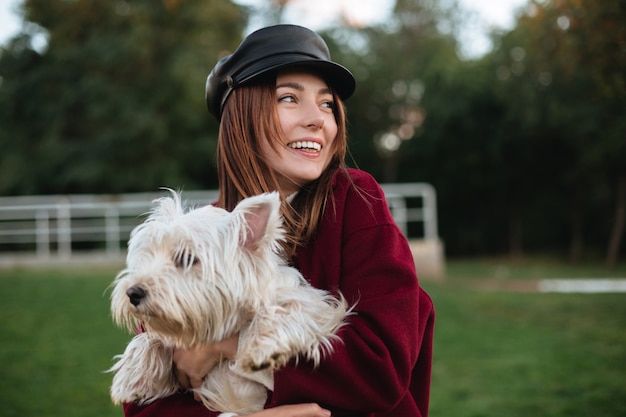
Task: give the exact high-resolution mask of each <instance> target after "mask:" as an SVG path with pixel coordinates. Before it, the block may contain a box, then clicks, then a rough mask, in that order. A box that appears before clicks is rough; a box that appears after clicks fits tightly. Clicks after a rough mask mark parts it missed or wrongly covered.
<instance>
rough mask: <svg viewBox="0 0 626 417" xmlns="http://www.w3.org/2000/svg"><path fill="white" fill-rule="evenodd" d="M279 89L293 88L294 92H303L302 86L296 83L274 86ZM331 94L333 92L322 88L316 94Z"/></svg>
mask: <svg viewBox="0 0 626 417" xmlns="http://www.w3.org/2000/svg"><path fill="white" fill-rule="evenodd" d="M279 88H293V89H294V90H298V91H304V86H303V85H302V84H300V83H296V82H286V83H281V84H276V89H277V90H278V89H279ZM332 93H333V92H332V91H331V89H330V88H328V87H322V88H320V89H319V91H318V94H332Z"/></svg>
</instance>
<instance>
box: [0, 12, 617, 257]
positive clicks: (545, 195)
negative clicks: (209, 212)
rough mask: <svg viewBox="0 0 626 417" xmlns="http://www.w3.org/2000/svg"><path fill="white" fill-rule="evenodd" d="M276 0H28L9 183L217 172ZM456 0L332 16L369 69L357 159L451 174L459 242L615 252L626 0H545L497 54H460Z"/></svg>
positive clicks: (445, 207) (361, 77)
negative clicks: (236, 95) (240, 56)
mask: <svg viewBox="0 0 626 417" xmlns="http://www.w3.org/2000/svg"><path fill="white" fill-rule="evenodd" d="M263 4H264V6H263V5H262V7H258V8H257V9H255V8H251V7H249V8H244V7H240V6H237V5H235V4H233V3H231V2H225V1H220V0H205V1H202V2H197V1H191V0H161V1H151V0H133V1H130V0H129V1H122V0H120V1H111V2H103V1H93V0H75V1H72V2H64V1H47V0H45V1H44V0H26V2H25V14H26V19H27V21H29V22H33V23H34V24H36V25H38V26H33V25H30V26H27V27H26V29H27V30H25V32H24V33H23V34H22V35H20V36H19V37H17V38H15V39H13V41H12V42H11V44H9V45H8V46H7V47H6V48H5V49H4V50H3V51H2V55H1V56H0V76H1V77H2V84H1V85H0V194H2V195H11V194H30V193H64V192H72V193H76V192H94V193H100V192H127V191H140V190H141V191H145V190H154V189H155V188H157V187H158V186H161V185H169V186H173V187H184V188H186V189H192V188H202V187H204V188H213V187H215V184H216V181H215V168H214V166H213V163H212V162H213V161H212V155H213V149H214V141H215V135H216V133H217V125H216V123H215V122H214V121H213V120H212V119H211V117H210V116H209V115H208V114H207V112H206V110H205V105H204V100H203V86H204V81H205V77H206V75H207V72H208V71H209V70H210V68H211V67H212V66H213V64H214V63H215V61H216V59H217V58H218V57H219V56H220V54H223V53H224V52H225V50H232V49H233V48H234V47H236V45H237V44H238V43H239V41H240V40H241V36H242V33H243V30H244V28H245V27H246V25H247V22H248V18H249V17H250V14H251V13H255V12H258V13H260V12H262V11H263V12H264V13H266V12H268V10H273V11H276V10H278V12H275V13H273V14H271V15H270V14H268V15H267V16H265V18H266V20H267V19H274V20H276V19H280V18H281V16H282V15H283V13H282V11H283V8H284V7H286V5H287V4H288V1H285V0H281V1H276V0H266V1H265V3H263ZM449 4H453V3H450V2H433V1H431V0H397V1H396V2H395V7H394V10H393V15H392V16H391V18H390V21H389V22H386V23H385V24H384V25H383V24H381V25H377V26H372V27H353V26H350V25H349V24H348V22H349V20H348V19H347V20H346V24H340V25H335V26H333V27H331V28H328V29H327V30H325V31H324V32H323V36H324V37H325V38H326V40H327V41H328V42H329V46H330V48H331V52H332V55H333V58H334V59H335V60H337V61H339V62H341V63H342V64H344V65H345V66H347V67H348V68H350V69H351V70H352V71H353V73H354V74H355V77H356V78H357V91H356V93H355V95H354V97H352V98H351V99H350V100H349V101H348V103H347V105H348V112H349V121H350V127H349V134H350V139H349V143H350V147H351V152H352V155H353V156H354V161H355V163H356V164H357V165H358V166H359V167H361V168H363V169H365V170H368V171H370V172H372V173H373V174H374V175H375V176H376V177H377V179H378V180H380V181H381V182H395V181H398V182H409V181H424V182H429V183H432V184H433V185H434V186H435V188H436V189H437V192H438V205H439V219H440V233H441V236H442V239H443V240H444V241H445V245H446V252H447V253H448V254H449V255H453V256H454V255H478V254H489V253H509V254H511V255H513V256H522V255H523V254H524V253H525V252H526V251H551V252H553V251H556V252H562V253H568V254H569V256H570V259H572V260H573V261H577V260H579V259H581V257H582V256H583V254H585V253H592V254H595V253H605V254H606V257H607V263H608V264H614V263H615V262H616V261H617V259H618V258H619V254H620V252H621V253H623V246H622V245H621V241H622V237H623V235H624V228H625V223H626V162H625V161H626V117H624V114H625V110H626V106H625V99H626V53H625V52H624V51H625V50H626V25H625V24H624V23H623V22H626V10H625V8H626V6H625V5H624V4H623V1H621V0H605V1H602V2H596V1H593V0H546V1H542V2H531V3H529V5H528V7H527V8H526V9H524V10H522V11H521V13H520V14H519V15H518V16H517V24H516V26H515V28H514V29H513V30H511V31H509V32H506V33H501V34H495V35H494V41H495V43H496V47H495V48H494V50H493V51H492V52H491V53H489V54H488V55H486V56H485V57H483V58H481V59H478V60H463V59H460V58H459V55H458V53H457V48H458V40H457V39H456V38H455V36H454V33H455V22H458V21H459V20H460V19H462V18H463V16H464V14H463V13H462V11H461V10H457V9H455V8H453V7H448V6H445V7H444V5H449ZM265 6H267V7H265ZM275 6H278V8H276V7H275ZM68 16H71V18H68ZM38 27H41V28H45V30H46V31H47V33H48V45H47V49H45V50H44V51H40V52H37V51H36V50H34V49H33V48H32V47H31V46H30V42H31V41H32V38H33V37H34V36H36V33H37V28H38Z"/></svg>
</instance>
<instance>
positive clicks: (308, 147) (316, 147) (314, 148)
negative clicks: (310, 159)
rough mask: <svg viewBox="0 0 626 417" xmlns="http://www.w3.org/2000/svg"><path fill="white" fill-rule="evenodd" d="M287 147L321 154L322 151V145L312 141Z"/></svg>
mask: <svg viewBox="0 0 626 417" xmlns="http://www.w3.org/2000/svg"><path fill="white" fill-rule="evenodd" d="M287 146H288V147H290V148H291V149H297V150H299V151H304V152H319V151H321V150H322V145H320V144H319V143H317V142H312V141H298V142H291V143H290V144H288V145H287Z"/></svg>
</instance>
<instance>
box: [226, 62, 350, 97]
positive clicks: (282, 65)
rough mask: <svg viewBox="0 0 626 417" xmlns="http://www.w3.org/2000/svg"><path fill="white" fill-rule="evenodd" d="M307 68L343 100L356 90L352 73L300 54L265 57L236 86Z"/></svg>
mask: <svg viewBox="0 0 626 417" xmlns="http://www.w3.org/2000/svg"><path fill="white" fill-rule="evenodd" d="M292 67H293V68H298V67H303V68H308V69H312V70H314V71H315V72H317V73H319V74H320V75H321V76H322V77H323V78H324V80H325V81H326V82H327V83H328V84H329V85H330V87H331V88H332V89H333V91H335V92H336V93H337V95H338V96H339V97H340V98H341V99H342V100H345V99H347V98H348V97H350V96H351V95H352V94H353V93H354V90H355V88H356V82H355V80H354V76H353V75H352V73H351V72H350V71H349V70H348V69H347V68H345V67H343V66H341V65H339V64H337V63H334V62H332V61H326V60H321V59H317V58H312V57H311V58H308V57H306V56H303V55H301V54H281V55H276V56H273V57H265V58H263V60H261V61H257V62H256V63H253V64H251V65H249V66H248V68H246V69H245V70H244V71H243V72H242V73H241V74H240V75H239V76H238V77H237V78H238V80H236V81H237V84H238V85H244V84H249V83H250V82H252V81H253V80H255V79H256V78H258V77H260V76H262V75H267V74H269V73H272V72H276V71H279V70H282V69H286V68H292Z"/></svg>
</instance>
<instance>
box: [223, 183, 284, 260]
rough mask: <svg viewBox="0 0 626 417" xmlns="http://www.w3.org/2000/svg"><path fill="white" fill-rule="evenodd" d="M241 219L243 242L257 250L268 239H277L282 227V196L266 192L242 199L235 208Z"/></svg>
mask: <svg viewBox="0 0 626 417" xmlns="http://www.w3.org/2000/svg"><path fill="white" fill-rule="evenodd" d="M233 214H234V215H236V216H237V218H239V219H241V221H242V223H243V224H242V225H243V227H241V228H240V231H241V236H240V239H241V244H242V246H244V247H245V248H248V249H251V250H256V249H258V248H259V247H260V246H262V245H263V244H264V243H265V242H267V241H272V240H274V239H276V238H277V237H278V236H277V233H278V229H279V227H280V224H281V221H280V197H279V195H278V193H265V194H261V195H258V196H254V197H249V198H246V199H244V200H242V201H241V202H240V203H239V204H237V207H235V209H234V210H233Z"/></svg>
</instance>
